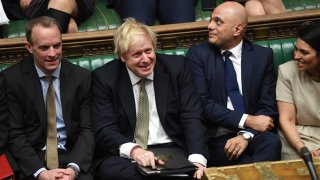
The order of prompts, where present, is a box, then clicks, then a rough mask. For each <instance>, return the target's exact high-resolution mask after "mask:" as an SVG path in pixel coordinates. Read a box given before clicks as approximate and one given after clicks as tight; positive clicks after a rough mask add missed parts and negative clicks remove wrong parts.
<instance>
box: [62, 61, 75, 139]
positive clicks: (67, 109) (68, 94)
mask: <svg viewBox="0 0 320 180" xmlns="http://www.w3.org/2000/svg"><path fill="white" fill-rule="evenodd" d="M73 91H74V88H73V83H72V77H71V72H70V67H69V66H68V64H67V62H65V60H62V61H61V71H60V100H61V106H62V116H63V120H64V124H65V127H66V132H67V137H68V132H70V128H71V125H70V123H71V119H70V118H71V114H70V113H71V112H72V99H73V97H74V94H73Z"/></svg>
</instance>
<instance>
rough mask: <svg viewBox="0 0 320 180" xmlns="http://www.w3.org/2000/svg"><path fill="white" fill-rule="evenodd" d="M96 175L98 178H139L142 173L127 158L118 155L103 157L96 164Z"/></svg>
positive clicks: (127, 179)
mask: <svg viewBox="0 0 320 180" xmlns="http://www.w3.org/2000/svg"><path fill="white" fill-rule="evenodd" d="M96 175H97V176H98V177H99V179H101V180H104V179H123V180H129V179H130V180H134V179H141V177H142V175H141V174H140V173H139V171H138V170H137V169H136V168H135V166H134V165H133V164H132V163H131V161H130V160H129V159H125V158H122V157H119V156H112V157H109V158H107V159H105V160H104V161H103V162H101V164H100V166H98V168H97V171H96Z"/></svg>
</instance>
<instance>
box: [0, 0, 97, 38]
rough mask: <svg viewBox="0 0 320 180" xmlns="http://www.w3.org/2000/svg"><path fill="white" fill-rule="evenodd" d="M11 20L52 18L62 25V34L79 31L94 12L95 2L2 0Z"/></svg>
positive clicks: (84, 0) (80, 0)
mask: <svg viewBox="0 0 320 180" xmlns="http://www.w3.org/2000/svg"><path fill="white" fill-rule="evenodd" d="M1 1H2V4H3V7H4V10H5V11H6V14H7V16H8V18H9V19H10V20H15V19H23V18H27V19H28V20H31V19H34V18H36V17H39V16H50V17H53V18H54V19H56V20H57V21H58V22H59V23H60V27H61V31H62V33H74V32H77V31H78V24H80V23H81V22H83V21H84V20H85V19H86V18H88V17H89V16H90V15H91V14H92V12H93V6H94V0H68V1H65V0H1Z"/></svg>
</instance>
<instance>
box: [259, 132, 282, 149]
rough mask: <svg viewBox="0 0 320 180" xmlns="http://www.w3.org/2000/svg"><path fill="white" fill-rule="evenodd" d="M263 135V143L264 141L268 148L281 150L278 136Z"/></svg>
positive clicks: (271, 134) (267, 133) (268, 133)
mask: <svg viewBox="0 0 320 180" xmlns="http://www.w3.org/2000/svg"><path fill="white" fill-rule="evenodd" d="M261 134H262V135H263V137H262V138H261V139H260V140H261V141H264V142H265V143H266V144H268V146H271V147H273V148H277V149H281V140H280V138H279V136H278V135H277V134H275V133H272V132H263V133H261Z"/></svg>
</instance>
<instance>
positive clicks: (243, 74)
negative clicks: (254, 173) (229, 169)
mask: <svg viewBox="0 0 320 180" xmlns="http://www.w3.org/2000/svg"><path fill="white" fill-rule="evenodd" d="M247 24H248V16H247V14H246V10H245V8H244V7H243V5H241V4H239V3H237V2H233V1H228V2H225V3H222V4H220V5H219V6H218V7H216V8H215V9H214V11H213V12H212V15H211V21H210V23H209V25H208V30H209V33H208V35H209V39H208V40H207V41H205V42H202V43H200V44H199V45H195V46H193V47H191V48H190V49H189V50H188V53H187V58H188V60H189V61H188V62H189V63H190V67H191V72H192V73H193V77H194V80H195V82H196V85H197V89H198V91H199V93H200V97H201V100H202V105H203V109H204V116H205V119H206V120H207V121H208V129H209V130H208V131H209V136H210V139H209V150H210V161H209V166H226V165H235V164H245V163H253V162H261V161H273V160H280V151H281V142H280V140H279V137H278V136H277V135H276V134H275V133H273V132H272V130H273V128H274V126H275V123H276V120H277V115H278V113H277V109H276V98H275V87H276V75H275V71H274V65H273V53H272V49H271V48H265V47H262V46H258V45H255V44H252V43H251V42H250V41H248V40H246V39H244V36H245V31H246V27H247Z"/></svg>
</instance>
